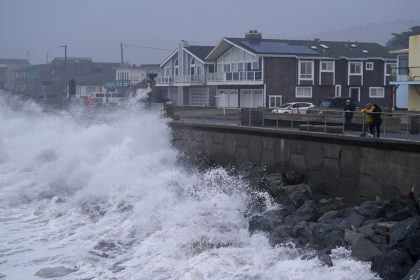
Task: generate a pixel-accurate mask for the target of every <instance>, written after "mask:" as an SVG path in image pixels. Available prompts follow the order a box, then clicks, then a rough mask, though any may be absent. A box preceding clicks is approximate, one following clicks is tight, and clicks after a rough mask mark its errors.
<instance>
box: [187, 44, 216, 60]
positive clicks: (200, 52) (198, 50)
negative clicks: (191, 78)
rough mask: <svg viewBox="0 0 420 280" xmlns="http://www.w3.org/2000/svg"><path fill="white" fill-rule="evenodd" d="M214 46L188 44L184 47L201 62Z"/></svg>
mask: <svg viewBox="0 0 420 280" xmlns="http://www.w3.org/2000/svg"><path fill="white" fill-rule="evenodd" d="M213 48H214V46H189V47H186V49H187V50H189V51H190V52H191V53H192V54H193V55H194V56H196V57H197V58H199V59H200V60H201V61H202V62H203V63H204V60H205V59H206V56H207V55H208V54H209V53H210V52H211V50H212V49H213Z"/></svg>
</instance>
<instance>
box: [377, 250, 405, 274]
mask: <svg viewBox="0 0 420 280" xmlns="http://www.w3.org/2000/svg"><path fill="white" fill-rule="evenodd" d="M412 266H413V261H412V260H411V257H410V255H408V254H407V253H406V252H402V251H399V250H391V251H387V252H385V253H383V254H381V255H379V256H376V257H374V258H373V261H372V265H371V269H372V271H373V272H376V273H378V274H379V276H380V277H382V278H383V279H384V280H395V279H402V278H403V277H404V276H405V275H406V274H407V273H408V272H409V271H410V268H411V267H412Z"/></svg>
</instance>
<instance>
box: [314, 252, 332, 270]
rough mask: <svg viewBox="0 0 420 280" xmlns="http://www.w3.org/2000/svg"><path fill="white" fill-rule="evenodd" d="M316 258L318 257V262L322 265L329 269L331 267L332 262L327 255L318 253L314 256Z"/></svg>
mask: <svg viewBox="0 0 420 280" xmlns="http://www.w3.org/2000/svg"><path fill="white" fill-rule="evenodd" d="M316 256H317V257H318V259H319V261H320V262H321V263H322V264H323V265H326V266H329V267H331V266H333V262H332V260H331V257H330V256H329V255H327V254H325V253H323V252H318V253H317V254H316Z"/></svg>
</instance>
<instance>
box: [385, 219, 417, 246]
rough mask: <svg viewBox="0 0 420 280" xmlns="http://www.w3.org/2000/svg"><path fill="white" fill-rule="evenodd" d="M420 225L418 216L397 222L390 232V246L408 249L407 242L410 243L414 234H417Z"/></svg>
mask: <svg viewBox="0 0 420 280" xmlns="http://www.w3.org/2000/svg"><path fill="white" fill-rule="evenodd" d="M419 225H420V222H419V219H418V218H416V217H412V218H409V219H406V220H404V221H402V222H399V223H397V224H395V225H394V226H393V227H392V228H391V231H390V233H389V248H390V249H394V248H397V249H402V250H408V249H409V248H407V243H409V240H410V239H411V237H412V236H416V231H417V227H418V226H419Z"/></svg>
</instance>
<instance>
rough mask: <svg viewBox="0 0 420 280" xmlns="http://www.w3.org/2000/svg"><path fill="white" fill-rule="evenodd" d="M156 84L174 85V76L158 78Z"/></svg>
mask: <svg viewBox="0 0 420 280" xmlns="http://www.w3.org/2000/svg"><path fill="white" fill-rule="evenodd" d="M156 83H157V84H172V83H173V78H172V76H157V77H156Z"/></svg>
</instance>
